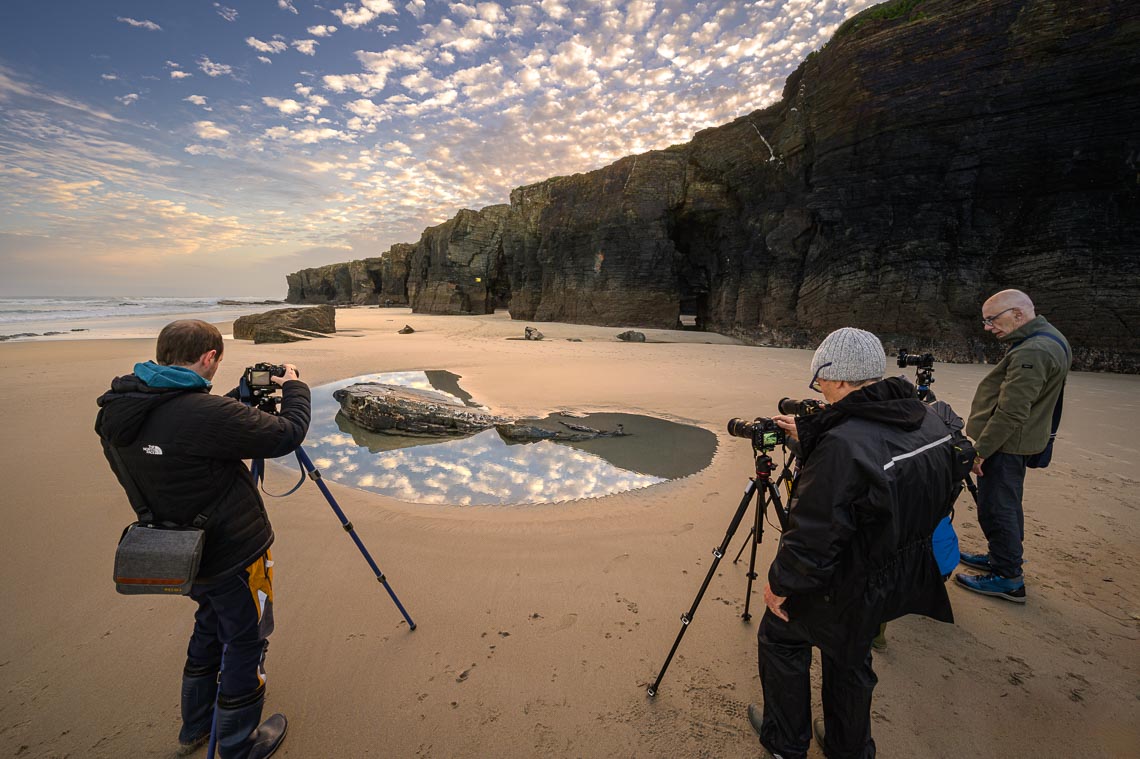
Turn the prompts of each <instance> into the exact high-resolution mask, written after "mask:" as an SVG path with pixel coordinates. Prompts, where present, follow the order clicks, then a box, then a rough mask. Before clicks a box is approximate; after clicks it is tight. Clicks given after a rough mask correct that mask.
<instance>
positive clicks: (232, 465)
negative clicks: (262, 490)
mask: <svg viewBox="0 0 1140 759" xmlns="http://www.w3.org/2000/svg"><path fill="white" fill-rule="evenodd" d="M97 402H98V404H99V407H100V409H99V415H98V417H97V418H96V420H95V431H96V432H97V433H98V434H99V438H100V440H101V441H102V443H103V454H104V456H106V457H107V462H108V463H109V464H110V465H111V470H112V471H114V473H115V476H116V477H117V478H118V479H119V484H121V485H123V489H124V490H127V492H128V494H129V493H130V489H128V488H127V486H126V485H125V484H124V483H126V481H127V480H126V478H125V476H124V473H123V472H121V471H119V467H118V466H117V464H116V463H115V460H114V458H113V456H112V455H111V451H110V446H115V447H116V448H117V449H118V453H119V456H120V457H121V458H122V460H123V463H124V464H125V465H126V468H127V469H128V471H129V472H130V476H131V477H132V478H133V479H134V481H135V483H136V485H137V487H138V489H139V490H140V491H141V493H142V496H143V498H145V499H146V501H147V504H146V505H148V506H149V507H150V509H151V511H152V512H154V515H155V519H156V520H157V521H159V522H172V523H175V524H179V525H189V524H191V523H192V522H193V521H194V517H196V516H197V515H198V514H199V513H201V512H202V511H204V510H206V509H209V508H212V509H213V510H212V512H211V513H210V515H209V520H208V521H207V523H206V525H205V530H206V541H205V548H204V550H203V554H202V563H201V565H200V566H199V569H198V579H197V582H200V583H210V582H215V581H217V580H221V579H223V578H225V577H226V576H228V575H230V574H232V573H234V572H237V571H240V570H242V569H244V568H245V567H247V566H249V565H250V564H252V563H253V562H254V560H256V559H257V557H258V556H260V555H261V554H263V553H264V552H265V550H266V549H267V548H269V546H270V545H271V544H272V543H273V527H272V526H271V525H270V524H269V515H268V514H267V513H266V511H265V504H263V503H262V501H261V496H260V494H259V493H258V492H257V486H256V485H255V483H254V481H253V476H252V475H251V474H250V471H249V469H248V468H247V467H246V465H245V463H244V462H243V459H257V458H264V459H270V458H276V457H277V456H284V455H285V454H287V453H291V452H292V451H294V450H295V449H296V448H297V447H298V446H300V445H301V443H302V441H304V439H305V434H306V433H307V432H308V430H309V388H308V386H307V385H306V384H305V383H304V382H301V381H299V380H292V381H289V382H286V383H285V384H284V386H283V387H282V399H281V411H280V414H279V415H274V414H267V413H265V412H263V411H259V410H257V409H255V408H251V407H249V406H246V405H245V404H243V403H241V401H239V400H237V390H236V389H235V390H233V391H231V392H230V393H229V394H228V395H227V396H216V395H211V394H210V391H209V388H200V389H195V390H186V389H181V388H180V389H167V388H152V387H149V386H147V385H146V384H145V383H144V382H143V381H142V380H140V379H139V378H138V377H136V376H135V375H134V374H128V375H126V376H124V377H116V378H115V379H114V381H112V382H111V389H110V390H109V391H108V392H106V393H104V394H103V395H102V396H101V397H100V398H99V399H98V401H97ZM128 497H129V496H128ZM132 506H133V507H135V508H136V510H137V509H138V507H141V506H143V504H134V503H132Z"/></svg>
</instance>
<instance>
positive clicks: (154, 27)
mask: <svg viewBox="0 0 1140 759" xmlns="http://www.w3.org/2000/svg"><path fill="white" fill-rule="evenodd" d="M115 20H116V21H122V22H123V23H124V24H130V25H131V26H133V27H136V28H138V29H146V30H147V31H148V32H161V31H162V27H161V26H159V25H158V24H156V23H154V22H153V21H138V20H136V19H133V18H128V17H126V16H119V17H117V18H116V19H115Z"/></svg>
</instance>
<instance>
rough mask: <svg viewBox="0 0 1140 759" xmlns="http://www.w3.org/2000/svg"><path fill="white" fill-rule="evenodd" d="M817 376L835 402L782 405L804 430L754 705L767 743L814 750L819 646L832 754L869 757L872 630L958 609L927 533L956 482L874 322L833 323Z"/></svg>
mask: <svg viewBox="0 0 1140 759" xmlns="http://www.w3.org/2000/svg"><path fill="white" fill-rule="evenodd" d="M811 371H812V378H811V383H810V386H811V388H812V389H813V390H815V391H816V392H821V393H823V396H824V398H825V399H826V400H827V402H828V404H830V405H829V406H827V408H825V409H824V410H823V411H820V412H818V413H815V414H811V415H809V416H802V417H791V416H777V417H774V419H775V420H776V422H777V423H778V424H779V425H780V427H782V428H783V429H784V430H786V431H787V433H788V435H789V437H792V438H794V439H797V440H798V444H799V449H800V452H799V457H800V470H799V475H798V477H797V478H796V481H795V483H794V485H793V489H792V495H791V501H790V503H789V505H788V514H789V521H788V528H787V530H786V531H785V532H784V534H783V536H782V537H781V538H780V545H779V548H778V549H777V551H776V557H775V559H774V560H773V561H772V566H771V568H770V569H769V571H768V585H767V587H765V588H764V601H765V603H766V604H767V607H768V609H767V611H766V613H765V614H764V617H763V619H762V620H761V622H760V629H759V631H758V641H759V666H760V681H761V685H762V687H763V691H764V708H763V714H762V715H761V714H760V713H759V710H758V709H757V708H756V707H755V706H751V705H750V706H749V707H748V717H749V720H750V721H751V722H752V725H753V727H754V728H755V729H756V731H757V732H758V733H759V735H760V743H761V746H762V747H763V751H764V752H765V753H764V755H765V756H774V757H783V758H784V759H792V757H803V756H806V754H807V750H808V746H809V744H810V742H811V735H812V723H811V680H810V670H811V656H812V647H813V646H817V647H818V648H819V649H820V651H821V653H822V654H823V719H822V720H816V722H815V737H816V740H817V741H818V742H819V743H820V744H821V746H822V748H823V751H824V753H825V754H826V755H827V756H828V757H830V758H831V759H837V758H840V757H844V758H845V757H873V756H874V755H875V742H874V740H873V739H872V738H871V695H872V692H873V691H874V688H875V684H876V683H877V682H878V678H876V677H875V673H874V671H873V669H872V668H871V640H872V639H873V638H874V637H875V635H876V633H877V632H878V630H879V625H880V624H881V623H883V622H887V621H890V620H892V619H895V618H897V617H901V616H903V615H905V614H923V615H926V616H929V617H932V618H934V619H937V620H940V621H943V622H953V614H952V612H951V609H950V599H949V597H948V596H947V594H946V588H945V586H944V585H943V579H942V573H941V571H940V570H939V568H938V564H937V561H936V560H935V556H934V553H933V551H932V548H931V535H932V534H933V532H934V529H935V527H936V526H937V525H938V523H939V521H941V520H942V518H943V517H944V516H946V515H947V514H948V513H949V511H950V508H951V506H952V504H953V499H954V497H955V495H956V494H957V492H958V489H957V488H956V486H955V477H954V463H953V462H954V449H953V443H952V440H953V435H952V434H951V431H950V428H949V427H948V426H947V425H946V423H945V422H943V421H942V420H941V419H940V418H939V417H938V415H937V414H935V413H934V412H933V411H932V410H931V409H930V408H928V407H927V405H926V404H925V403H923V402H922V401H919V400H918V399H917V398H916V397H915V390H914V386H913V385H911V384H910V383H909V382H907V381H906V380H905V379H904V378H902V377H891V378H888V379H882V377H883V375H884V374H886V354H885V353H884V351H883V346H882V343H880V342H879V339H878V338H877V337H875V336H874V335H873V334H871V333H870V332H865V331H863V330H860V329H854V328H851V327H845V328H843V329H839V330H836V331H835V332H832V333H831V334H830V335H828V336H827V337H826V338H825V339H824V341H823V342H822V343H820V345H819V348H818V349H817V350H816V352H815V356H814V357H813V358H812V363H811Z"/></svg>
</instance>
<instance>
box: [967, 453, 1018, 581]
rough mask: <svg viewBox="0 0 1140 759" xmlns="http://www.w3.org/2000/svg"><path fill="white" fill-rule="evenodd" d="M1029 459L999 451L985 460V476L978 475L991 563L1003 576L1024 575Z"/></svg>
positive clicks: (981, 521) (980, 516)
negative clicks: (1024, 504) (1024, 502)
mask: <svg viewBox="0 0 1140 759" xmlns="http://www.w3.org/2000/svg"><path fill="white" fill-rule="evenodd" d="M1026 458H1027V457H1026V456H1021V455H1018V454H1016V453H995V454H993V455H991V456H990V457H989V458H988V459H986V460H985V461H984V462H983V463H982V476H981V477H979V478H978V524H979V525H981V528H982V532H983V533H985V536H986V540H987V541H988V542H989V554H990V566H991V567H993V571H994V572H995V573H997V574H999V575H1001V576H1002V577H1019V576H1020V575H1021V544H1022V541H1024V540H1025V512H1024V510H1023V509H1022V507H1021V497H1022V494H1023V492H1024V486H1025V460H1026Z"/></svg>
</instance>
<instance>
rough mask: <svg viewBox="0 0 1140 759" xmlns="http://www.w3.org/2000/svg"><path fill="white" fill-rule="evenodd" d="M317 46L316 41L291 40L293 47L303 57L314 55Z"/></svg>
mask: <svg viewBox="0 0 1140 759" xmlns="http://www.w3.org/2000/svg"><path fill="white" fill-rule="evenodd" d="M319 44H320V43H319V42H317V41H316V40H293V47H295V48H296V49H297V51H298V52H301V53H304V54H305V55H316V54H317V45H319Z"/></svg>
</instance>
